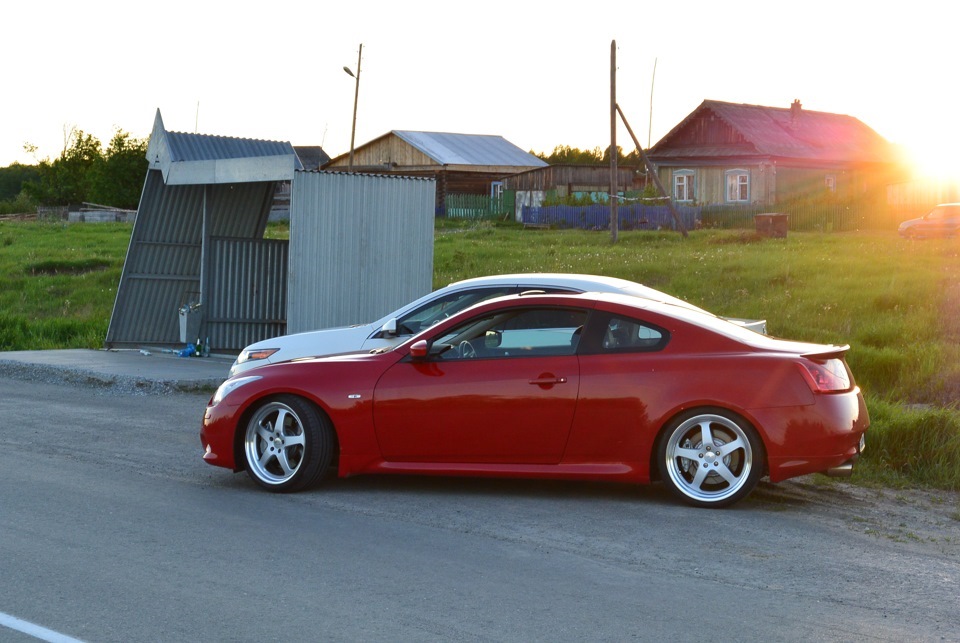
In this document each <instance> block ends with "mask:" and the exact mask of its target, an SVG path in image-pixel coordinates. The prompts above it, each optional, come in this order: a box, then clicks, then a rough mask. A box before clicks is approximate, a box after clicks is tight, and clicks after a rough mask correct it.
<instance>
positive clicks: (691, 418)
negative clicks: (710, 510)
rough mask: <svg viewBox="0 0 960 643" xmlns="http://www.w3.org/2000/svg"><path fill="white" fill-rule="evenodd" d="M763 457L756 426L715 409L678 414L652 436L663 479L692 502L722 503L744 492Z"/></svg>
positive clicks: (754, 482)
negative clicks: (659, 431) (654, 436)
mask: <svg viewBox="0 0 960 643" xmlns="http://www.w3.org/2000/svg"><path fill="white" fill-rule="evenodd" d="M764 461H765V456H764V448H763V442H762V441H761V440H760V437H759V435H757V432H756V430H755V429H754V428H753V427H752V426H750V423H749V422H747V421H746V420H744V419H743V418H741V417H740V416H738V415H736V414H733V413H730V412H729V411H725V410H720V409H701V410H698V411H692V412H689V413H686V414H684V415H681V416H680V417H678V418H677V419H675V420H674V421H673V422H672V423H671V424H670V426H669V427H668V428H667V430H666V431H664V432H663V433H662V434H661V435H660V438H659V440H658V441H657V462H658V465H659V470H660V477H661V478H662V480H663V482H664V484H666V485H667V487H668V488H669V489H670V491H671V492H673V493H674V494H675V495H676V496H678V497H679V498H680V499H682V500H683V501H685V502H687V503H689V504H691V505H694V506H697V507H725V506H727V505H731V504H733V503H735V502H737V501H738V500H741V499H742V498H744V497H745V496H746V495H747V494H749V493H750V492H751V491H752V490H753V488H754V487H755V486H756V485H757V482H758V481H759V480H760V476H761V475H763V469H764Z"/></svg>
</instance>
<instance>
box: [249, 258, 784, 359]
mask: <svg viewBox="0 0 960 643" xmlns="http://www.w3.org/2000/svg"><path fill="white" fill-rule="evenodd" d="M528 290H542V291H546V292H570V293H578V292H609V293H620V294H625V295H631V296H634V297H640V298H642V299H650V300H653V301H658V302H662V303H667V304H672V305H674V306H681V307H683V308H688V309H691V310H697V311H700V312H702V313H704V314H706V315H711V316H713V315H712V313H709V312H707V311H705V310H703V309H702V308H697V307H696V306H694V305H692V304H688V303H687V302H685V301H683V300H682V299H678V298H676V297H672V296H670V295H668V294H666V293H663V292H660V291H659V290H655V289H653V288H649V287H647V286H644V285H641V284H638V283H635V282H633V281H627V280H626V279H617V278H614V277H601V276H595V275H576V274H560V273H557V274H553V273H526V274H515V275H495V276H490V277H476V278H474V279H465V280H463V281H457V282H454V283H452V284H450V285H449V286H446V287H444V288H440V289H439V290H435V291H433V292H431V293H430V294H428V295H425V296H423V297H421V298H420V299H417V300H416V301H414V302H412V303H409V304H407V305H406V306H403V307H402V308H400V309H398V310H395V311H393V312H392V313H390V314H388V315H387V316H385V317H383V318H382V319H378V320H377V321H374V322H370V323H368V324H358V325H355V326H343V327H338V328H324V329H321V330H313V331H308V332H304V333H295V334H293V335H282V336H280V337H274V338H272V339H266V340H263V341H260V342H256V343H254V344H250V345H249V346H247V347H246V348H244V349H243V351H242V352H241V353H240V355H239V356H238V357H237V359H236V361H234V363H233V365H232V366H231V367H230V376H231V377H232V376H234V375H236V374H238V373H242V372H244V371H246V370H249V369H252V368H256V367H258V366H265V365H267V364H275V363H277V362H285V361H287V360H291V359H297V358H303V357H319V356H321V355H334V354H341V353H354V352H359V351H371V350H375V349H379V348H385V347H392V346H396V345H397V344H400V343H401V342H403V341H405V340H406V339H407V338H409V337H410V336H411V335H415V334H417V333H419V332H420V331H421V330H423V329H425V328H429V327H430V326H432V325H433V324H435V323H437V322H438V321H440V320H441V319H445V318H447V317H449V316H450V315H452V314H454V313H457V312H460V311H461V310H463V309H464V308H467V307H469V306H472V305H473V304H476V303H478V302H481V301H484V300H486V299H491V298H493V297H501V296H503V295H511V294H516V293H520V292H525V291H528ZM727 319H728V321H731V322H733V323H736V324H739V325H741V326H746V327H747V328H750V329H751V330H754V331H756V332H759V333H764V334H765V333H766V321H764V320H743V319H731V318H727Z"/></svg>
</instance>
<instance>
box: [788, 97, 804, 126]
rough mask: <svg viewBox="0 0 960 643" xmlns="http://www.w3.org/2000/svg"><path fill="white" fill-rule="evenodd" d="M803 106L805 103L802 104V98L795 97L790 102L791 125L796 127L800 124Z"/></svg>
mask: <svg viewBox="0 0 960 643" xmlns="http://www.w3.org/2000/svg"><path fill="white" fill-rule="evenodd" d="M802 108H803V105H801V104H800V99H799V98H795V99H793V102H792V103H791V104H790V125H791V126H792V127H796V126H797V125H799V124H800V110H801V109H802Z"/></svg>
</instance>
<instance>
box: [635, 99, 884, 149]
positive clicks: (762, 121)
mask: <svg viewBox="0 0 960 643" xmlns="http://www.w3.org/2000/svg"><path fill="white" fill-rule="evenodd" d="M711 117H716V118H718V119H719V120H720V121H721V122H723V123H725V124H726V125H727V126H729V127H730V128H731V129H732V130H733V131H734V132H735V133H737V134H739V135H740V137H741V141H740V142H739V143H736V144H732V143H729V142H725V141H709V142H705V141H697V142H693V141H696V137H691V136H690V133H691V132H690V129H691V128H693V127H695V124H696V122H697V121H700V120H703V119H709V118H711ZM748 155H749V156H758V155H759V156H768V157H779V158H791V159H806V160H816V161H835V162H848V163H849V162H888V161H890V160H891V159H892V148H891V146H890V144H889V143H888V142H887V141H886V140H885V139H884V138H883V137H881V136H880V135H879V134H877V133H876V132H875V131H874V130H873V129H871V128H870V127H868V126H867V125H865V124H864V123H863V122H861V121H860V120H859V119H857V118H854V117H853V116H847V115H844V114H831V113H828V112H815V111H810V110H806V109H802V107H801V105H800V102H799V101H794V104H793V106H792V107H785V108H781V107H765V106H762V105H746V104H738V103H725V102H722V101H716V100H705V101H703V103H701V104H700V106H699V107H697V108H696V109H695V110H694V111H693V112H691V113H690V114H689V115H688V116H687V117H686V118H685V119H683V120H682V121H681V122H680V123H679V124H678V125H677V126H676V127H674V128H673V129H672V130H671V131H670V132H669V133H668V134H667V135H666V136H664V137H663V138H662V139H660V141H659V142H657V144H656V145H654V146H653V147H652V148H651V149H650V156H651V157H657V158H658V159H662V160H666V159H669V158H681V157H683V158H690V157H701V158H702V157H718V156H723V157H730V156H741V157H742V156H748Z"/></svg>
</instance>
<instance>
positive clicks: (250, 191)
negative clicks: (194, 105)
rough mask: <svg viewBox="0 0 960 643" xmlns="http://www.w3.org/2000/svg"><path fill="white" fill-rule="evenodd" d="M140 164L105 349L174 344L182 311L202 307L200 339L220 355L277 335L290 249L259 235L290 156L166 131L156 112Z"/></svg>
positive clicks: (282, 146)
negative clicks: (144, 167)
mask: <svg viewBox="0 0 960 643" xmlns="http://www.w3.org/2000/svg"><path fill="white" fill-rule="evenodd" d="M147 159H148V160H149V161H150V169H149V170H148V171H147V177H146V180H145V182H144V187H143V193H142V194H141V197H140V206H139V208H138V209H137V217H136V220H135V222H134V227H133V232H132V233H131V238H130V246H129V248H128V250H127V258H126V261H125V262H124V267H123V273H122V274H121V277H120V284H119V286H118V287H117V297H116V300H115V302H114V308H113V314H112V316H111V318H110V326H109V328H108V330H107V337H106V341H105V343H106V345H107V346H129V345H134V346H136V345H143V344H153V345H176V344H181V343H182V342H183V339H182V338H181V337H180V317H179V309H180V307H181V306H183V305H185V304H200V308H199V311H200V312H199V313H198V314H199V315H200V316H201V320H202V324H201V329H200V330H199V334H200V335H201V336H202V337H206V336H208V335H209V336H210V337H211V343H213V344H214V346H215V347H217V348H224V349H237V348H242V347H243V346H244V345H246V344H248V343H250V342H251V341H254V340H252V339H250V338H251V337H253V338H255V339H261V338H263V337H264V336H271V335H276V334H279V333H282V332H283V330H284V319H283V315H284V313H285V299H284V297H285V292H286V272H285V271H286V267H287V248H286V244H285V243H284V244H283V247H282V248H278V247H276V244H275V243H271V242H268V241H265V240H264V239H263V232H264V229H265V227H266V223H267V218H268V216H269V212H270V205H271V203H272V200H273V196H274V193H275V190H276V185H277V183H278V182H279V181H287V180H290V179H292V178H293V175H294V169H295V168H296V167H299V166H300V162H299V160H298V159H297V156H296V154H295V153H294V151H293V147H292V146H291V145H290V144H289V143H280V142H273V141H256V140H249V139H237V138H229V137H219V136H207V135H200V134H183V133H176V132H167V131H165V130H164V128H163V120H162V119H161V117H160V112H159V111H158V112H157V116H156V119H155V120H154V130H153V134H152V135H151V138H150V143H149V144H148V146H147ZM194 339H196V338H195V337H190V338H188V341H192V340H194Z"/></svg>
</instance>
